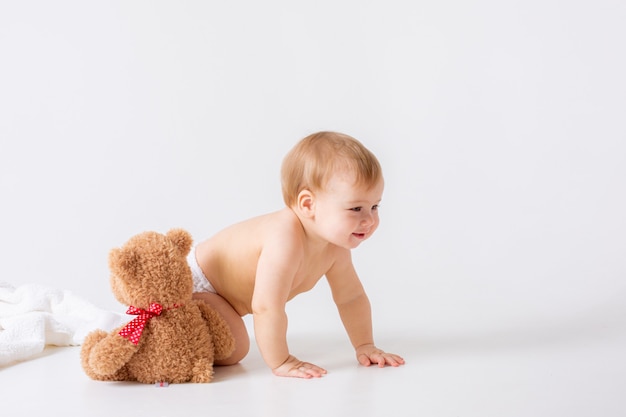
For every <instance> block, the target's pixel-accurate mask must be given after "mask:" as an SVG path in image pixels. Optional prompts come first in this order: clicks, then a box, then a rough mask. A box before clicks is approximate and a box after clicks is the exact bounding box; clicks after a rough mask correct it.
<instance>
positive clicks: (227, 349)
mask: <svg viewBox="0 0 626 417" xmlns="http://www.w3.org/2000/svg"><path fill="white" fill-rule="evenodd" d="M196 304H197V305H198V308H199V309H200V313H201V314H202V318H204V320H206V322H207V325H208V327H209V332H210V333H211V337H212V338H213V345H214V349H215V359H225V358H227V357H229V356H230V355H231V354H232V353H233V352H234V350H235V338H234V337H233V334H232V332H231V331H230V327H228V324H226V321H225V320H224V319H223V318H222V316H221V315H220V314H219V313H218V312H217V311H215V310H213V309H212V308H211V307H210V306H209V305H207V304H206V303H204V302H201V301H196Z"/></svg>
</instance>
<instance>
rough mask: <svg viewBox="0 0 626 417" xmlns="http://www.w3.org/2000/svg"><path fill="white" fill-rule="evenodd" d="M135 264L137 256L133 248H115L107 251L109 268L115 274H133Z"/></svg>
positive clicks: (135, 267)
mask: <svg viewBox="0 0 626 417" xmlns="http://www.w3.org/2000/svg"><path fill="white" fill-rule="evenodd" d="M137 264H138V256H137V253H135V251H134V250H129V249H119V248H115V249H111V252H109V269H110V270H111V271H112V272H113V273H114V274H116V275H120V276H129V275H131V276H132V275H134V274H135V270H136V269H137Z"/></svg>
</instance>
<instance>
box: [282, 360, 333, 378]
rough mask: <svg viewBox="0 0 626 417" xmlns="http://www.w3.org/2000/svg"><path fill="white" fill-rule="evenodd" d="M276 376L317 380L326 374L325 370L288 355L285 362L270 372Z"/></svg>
mask: <svg viewBox="0 0 626 417" xmlns="http://www.w3.org/2000/svg"><path fill="white" fill-rule="evenodd" d="M272 372H274V375H276V376H290V377H295V378H307V379H308V378H313V377H315V378H319V377H321V376H322V375H324V374H325V373H326V369H324V368H320V367H319V366H317V365H313V364H312V363H308V362H302V361H300V360H298V359H296V358H295V357H293V356H291V355H289V357H288V358H287V360H286V361H285V362H283V364H282V365H280V366H279V367H278V368H275V369H273V370H272Z"/></svg>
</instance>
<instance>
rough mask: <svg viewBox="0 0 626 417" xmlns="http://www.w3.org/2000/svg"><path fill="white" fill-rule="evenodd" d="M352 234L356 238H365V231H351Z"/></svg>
mask: <svg viewBox="0 0 626 417" xmlns="http://www.w3.org/2000/svg"><path fill="white" fill-rule="evenodd" d="M352 235H353V236H354V237H356V238H358V239H363V238H365V233H352Z"/></svg>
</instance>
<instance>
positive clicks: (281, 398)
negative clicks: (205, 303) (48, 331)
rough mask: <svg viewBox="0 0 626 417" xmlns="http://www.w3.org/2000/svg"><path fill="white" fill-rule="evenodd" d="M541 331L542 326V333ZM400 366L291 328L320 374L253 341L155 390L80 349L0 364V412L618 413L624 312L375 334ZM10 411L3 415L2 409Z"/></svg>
mask: <svg viewBox="0 0 626 417" xmlns="http://www.w3.org/2000/svg"><path fill="white" fill-rule="evenodd" d="M542 329H543V330H542ZM378 343H379V344H380V345H384V346H385V347H386V348H387V349H388V350H390V351H397V352H403V354H404V356H405V358H406V360H407V364H406V365H405V366H404V367H400V368H385V369H378V368H364V367H361V366H358V365H356V362H355V361H354V359H353V357H352V352H351V349H350V347H349V346H348V344H347V342H346V341H345V338H344V337H343V336H341V335H336V336H334V337H328V336H326V337H320V336H319V335H315V334H312V335H306V336H305V335H299V336H297V337H292V338H291V340H290V345H291V348H292V350H294V351H298V352H300V353H301V354H302V355H303V356H304V355H306V358H307V359H308V360H310V361H312V362H315V363H318V364H320V365H323V366H325V367H327V369H328V370H329V373H328V375H327V376H325V377H324V378H322V379H318V380H298V379H286V378H277V377H274V376H273V375H272V374H271V373H270V372H269V371H268V370H267V369H266V368H265V366H264V365H263V362H262V360H261V358H260V356H259V354H258V351H257V350H256V347H255V346H253V348H252V351H251V353H250V355H249V356H248V357H247V358H246V359H245V361H244V362H243V363H242V364H240V365H237V366H234V367H229V368H218V370H217V373H216V379H215V380H214V382H212V383H210V384H201V385H198V384H182V385H170V386H169V387H167V388H160V387H155V386H151V385H142V384H136V383H105V382H96V381H92V380H90V379H88V378H87V377H86V376H85V375H84V373H83V372H82V369H81V367H80V364H79V349H80V348H78V347H50V348H48V349H47V350H46V351H45V352H44V353H43V354H42V355H41V356H39V357H37V358H34V359H31V360H28V361H25V362H21V363H17V364H14V365H11V366H8V367H5V368H0V410H1V413H2V415H3V416H22V415H23V416H37V415H54V416H56V415H59V416H60V415H66V416H107V417H111V416H180V415H185V414H188V415H208V416H271V417H280V416H323V417H331V416H385V417H388V416H394V417H395V416H480V417H486V416H498V417H505V416H506V417H512V416H528V417H531V416H532V417H539V416H550V417H555V416H564V417H576V416H594V417H612V416H615V417H618V416H620V417H623V416H624V415H626V328H625V327H624V320H622V319H620V320H617V324H616V322H615V321H613V324H612V325H609V326H605V327H601V326H600V327H596V328H584V327H581V328H580V329H575V328H569V329H560V330H554V329H552V330H550V329H549V327H542V326H541V324H539V323H538V325H537V327H536V328H535V329H531V328H529V329H526V330H524V329H509V330H502V331H493V332H485V331H483V332H471V331H466V332H451V331H448V332H447V333H444V332H441V333H439V334H434V333H431V334H423V335H422V336H419V337H418V336H402V335H398V334H396V335H393V336H391V335H387V336H379V338H378ZM7 411H10V413H7Z"/></svg>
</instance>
